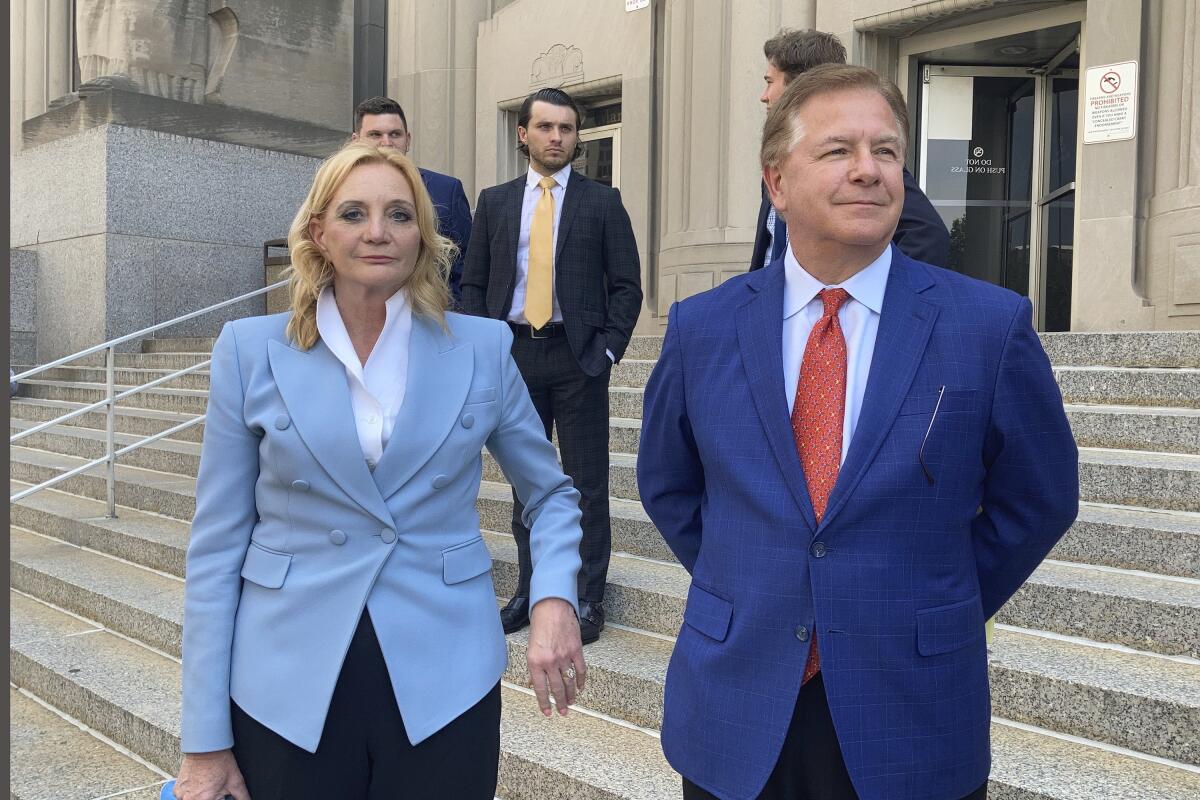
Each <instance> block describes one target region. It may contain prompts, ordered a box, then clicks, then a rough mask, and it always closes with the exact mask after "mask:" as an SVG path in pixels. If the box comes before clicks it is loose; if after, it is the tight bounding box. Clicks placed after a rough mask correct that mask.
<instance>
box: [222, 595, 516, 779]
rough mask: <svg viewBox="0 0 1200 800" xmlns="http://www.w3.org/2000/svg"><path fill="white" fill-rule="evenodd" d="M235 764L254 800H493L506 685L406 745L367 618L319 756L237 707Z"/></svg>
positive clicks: (327, 721) (327, 722)
mask: <svg viewBox="0 0 1200 800" xmlns="http://www.w3.org/2000/svg"><path fill="white" fill-rule="evenodd" d="M233 738H234V746H233V754H234V756H235V757H236V758H237V762H238V766H239V767H240V768H241V771H242V776H243V777H244V778H245V779H246V788H247V789H248V790H249V791H250V796H251V797H252V798H254V800H332V799H333V798H338V799H339V800H442V798H447V797H454V798H464V799H465V800H492V798H493V797H495V794H496V770H497V768H498V765H499V760H500V684H496V686H495V688H493V689H492V691H491V692H489V693H488V694H487V696H485V697H484V698H483V699H482V700H480V701H479V702H478V703H476V704H475V705H474V706H472V707H471V708H469V709H467V710H466V711H465V712H463V713H462V714H461V715H460V716H459V717H458V718H457V719H455V720H454V721H453V722H451V723H450V724H449V725H447V726H446V727H444V728H442V729H441V730H440V731H438V732H437V733H435V734H433V736H430V737H429V738H428V739H426V740H424V741H423V742H421V743H420V744H418V745H412V744H410V743H409V741H408V734H407V733H406V732H405V730H404V721H403V720H402V719H401V718H400V709H399V707H398V706H397V705H396V695H395V693H394V692H393V690H392V684H391V680H390V678H389V677H388V671H387V664H386V662H384V660H383V653H382V651H380V649H379V641H378V640H377V639H376V637H375V629H374V627H373V626H372V625H371V619H370V616H369V615H368V614H367V612H366V611H365V610H364V611H363V615H362V619H361V620H360V621H359V623H358V629H357V630H356V631H355V632H354V639H353V641H352V642H351V643H350V650H349V652H347V654H346V660H345V661H344V662H343V664H342V671H341V673H340V674H339V676H338V681H337V686H336V687H335V688H334V690H333V700H332V702H331V704H330V706H329V716H328V717H327V718H326V719H325V728H324V730H323V731H322V733H321V742H320V744H319V745H318V746H317V752H316V753H309V752H308V751H307V750H304V749H302V748H300V747H297V746H296V745H294V744H292V743H291V742H289V741H287V740H286V739H284V738H283V737H281V736H279V735H278V734H277V733H275V732H274V731H272V730H271V729H269V728H267V727H265V726H264V725H262V724H261V723H259V722H258V721H257V720H255V719H253V718H252V717H250V715H248V714H247V713H246V712H244V711H242V709H241V708H239V707H238V706H237V704H236V703H235V704H233Z"/></svg>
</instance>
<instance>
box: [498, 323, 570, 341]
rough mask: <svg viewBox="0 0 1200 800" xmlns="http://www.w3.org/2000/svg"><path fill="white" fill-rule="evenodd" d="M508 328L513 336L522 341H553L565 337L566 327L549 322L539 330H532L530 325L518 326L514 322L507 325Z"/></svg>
mask: <svg viewBox="0 0 1200 800" xmlns="http://www.w3.org/2000/svg"><path fill="white" fill-rule="evenodd" d="M508 327H510V328H512V331H513V334H514V335H515V336H518V337H520V338H522V339H553V338H554V337H556V336H566V335H567V326H566V325H564V324H562V323H561V322H551V323H549V324H547V325H543V326H542V327H540V328H534V327H533V326H532V325H520V324H518V323H516V322H510V323H508Z"/></svg>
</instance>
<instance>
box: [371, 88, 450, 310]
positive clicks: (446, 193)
mask: <svg viewBox="0 0 1200 800" xmlns="http://www.w3.org/2000/svg"><path fill="white" fill-rule="evenodd" d="M350 138H351V139H352V140H354V141H356V142H367V143H368V144H374V145H377V146H379V147H395V148H396V149H397V150H399V151H400V152H401V153H404V155H408V148H409V147H410V146H412V132H411V131H410V130H409V129H408V118H407V117H405V116H404V109H402V108H401V107H400V104H399V103H397V102H396V101H395V100H392V99H391V98H388V97H371V98H368V99H366V100H363V101H362V102H361V103H359V104H358V108H356V109H354V133H353V134H351V136H350ZM418 169H420V171H421V180H422V181H424V182H425V188H426V189H428V190H429V196H430V197H431V198H432V199H433V207H434V208H435V209H436V210H437V215H438V233H440V234H441V235H442V236H445V237H447V238H448V239H450V241H452V242H454V245H455V247H457V248H458V255H457V256H455V258H454V262H453V263H452V264H451V265H450V293H451V294H452V295H453V296H454V302H455V303H459V302H461V300H462V290H461V288H460V285H461V283H462V269H463V253H464V251H465V250H466V246H467V242H468V241H470V239H471V207H470V206H469V205H467V193H466V192H465V191H463V185H462V181H460V180H459V179H458V178H455V177H453V176H450V175H443V174H442V173H440V172H434V171H433V170H431V169H424V168H422V167H418Z"/></svg>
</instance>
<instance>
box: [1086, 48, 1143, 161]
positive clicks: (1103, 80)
mask: <svg viewBox="0 0 1200 800" xmlns="http://www.w3.org/2000/svg"><path fill="white" fill-rule="evenodd" d="M1137 66H1138V65H1137V62H1136V61H1125V62H1123V63H1121V64H1108V65H1106V66H1103V67H1090V68H1089V69H1088V70H1087V74H1086V77H1085V79H1084V80H1085V86H1084V93H1083V143H1084V144H1096V143H1098V142H1120V141H1124V140H1126V139H1132V138H1133V137H1134V136H1136V135H1137Z"/></svg>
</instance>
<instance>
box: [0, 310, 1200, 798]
mask: <svg viewBox="0 0 1200 800" xmlns="http://www.w3.org/2000/svg"><path fill="white" fill-rule="evenodd" d="M1044 342H1045V344H1046V347H1047V350H1048V352H1049V353H1050V355H1051V359H1052V361H1053V362H1054V363H1055V371H1056V374H1057V376H1058V380H1059V384H1060V386H1061V387H1062V390H1063V393H1064V397H1065V401H1066V403H1067V410H1068V413H1069V415H1070V418H1071V423H1072V425H1073V427H1074V429H1075V432H1076V437H1077V439H1078V441H1079V444H1080V447H1081V451H1080V455H1081V465H1080V469H1081V487H1082V488H1081V492H1082V498H1081V499H1082V501H1083V504H1082V509H1081V513H1080V517H1079V520H1078V522H1077V523H1076V524H1075V526H1074V527H1073V528H1072V529H1071V531H1070V533H1069V534H1068V535H1067V536H1066V537H1065V538H1064V540H1063V541H1062V542H1061V543H1060V544H1059V546H1058V547H1057V549H1056V550H1055V551H1054V553H1052V555H1051V559H1050V560H1048V561H1047V562H1046V563H1045V564H1043V565H1042V566H1041V567H1040V568H1039V569H1038V570H1037V572H1036V573H1035V574H1034V575H1033V577H1032V578H1031V579H1030V580H1029V582H1028V583H1027V585H1026V586H1025V587H1023V588H1022V589H1021V590H1020V592H1018V594H1017V595H1016V597H1014V598H1013V600H1012V601H1011V602H1010V603H1009V604H1008V605H1007V606H1006V607H1005V608H1004V609H1003V610H1002V611H1001V613H1000V615H999V617H998V620H997V623H998V624H997V627H996V635H995V640H994V642H993V647H992V657H991V677H992V689H993V711H994V716H995V722H994V725H993V729H992V735H993V742H992V745H993V753H994V767H993V771H992V778H991V794H990V796H991V797H993V798H1001V799H1002V800H1008V799H1013V800H1034V799H1037V800H1051V799H1052V800H1102V799H1103V800H1113V799H1115V798H1138V800H1144V799H1146V798H1162V800H1185V798H1188V799H1190V800H1195V798H1197V797H1200V734H1198V731H1200V332H1187V333H1150V334H1052V335H1047V336H1045V337H1044ZM660 344H661V339H660V338H658V337H638V338H635V340H634V341H633V343H632V345H631V347H630V349H629V352H627V353H626V360H625V361H624V362H622V363H621V364H620V365H618V366H617V367H616V368H614V370H613V373H612V391H611V397H612V404H611V405H612V415H613V419H612V421H611V434H612V435H611V440H612V451H613V453H612V457H611V468H610V474H611V479H612V480H611V490H612V493H613V503H612V511H613V549H614V554H613V559H612V567H611V570H610V573H609V581H610V583H609V587H608V592H607V599H606V603H605V605H606V609H607V612H608V617H609V621H610V624H609V627H608V628H607V629H606V630H605V632H604V634H603V635H602V636H601V638H600V641H599V642H597V643H595V644H593V645H589V646H588V647H587V648H586V654H587V658H588V664H589V679H588V687H587V690H586V691H585V692H584V694H583V695H582V698H581V707H580V708H579V709H578V710H579V712H581V713H574V714H572V715H571V716H570V717H569V718H567V719H565V720H563V719H553V720H545V719H543V718H541V716H540V715H539V714H538V713H537V711H536V707H535V704H534V701H533V698H532V696H527V695H530V693H529V692H528V691H527V690H524V689H522V688H521V686H522V684H523V682H524V680H525V647H526V642H527V639H526V634H527V631H523V632H521V633H518V634H515V635H513V636H510V637H509V650H510V662H511V663H510V667H509V672H508V674H507V675H506V684H505V687H504V690H503V691H504V711H503V721H502V754H501V763H500V787H499V789H498V794H499V795H500V797H502V798H504V800H518V799H520V798H530V799H531V800H532V799H533V798H536V799H537V800H548V799H549V798H555V799H556V800H557V798H580V800H593V799H594V800H618V799H620V800H626V799H628V800H658V798H677V797H679V780H678V776H676V775H675V774H674V773H673V772H672V771H671V769H670V768H669V767H668V766H667V764H666V762H665V761H664V759H663V757H662V754H661V751H660V748H659V742H658V738H657V729H658V727H659V725H660V723H661V718H662V694H663V681H664V677H665V674H666V668H667V661H668V658H669V656H670V652H671V648H672V645H673V638H674V636H675V634H676V633H677V632H678V630H679V627H680V625H681V620H682V612H683V603H684V599H685V597H686V594H687V587H688V577H687V575H686V573H685V572H684V571H683V569H682V568H681V567H680V566H679V564H678V563H676V562H675V560H674V558H673V557H672V555H671V553H670V551H669V550H668V549H667V548H666V547H665V545H664V544H663V542H662V540H661V538H660V537H659V536H658V534H657V532H656V531H655V530H654V527H653V526H652V525H651V524H650V522H649V520H648V519H647V517H646V515H645V512H644V511H643V510H642V507H641V504H640V503H639V502H638V491H637V483H636V480H635V474H634V465H635V460H636V453H637V448H638V438H639V423H640V417H641V412H642V387H643V386H644V385H645V382H646V379H647V377H648V376H649V374H650V370H651V369H652V367H653V364H654V359H655V358H656V357H657V355H658V348H659V346H660ZM211 345H212V342H211V340H196V339H174V340H170V339H165V340H151V341H148V342H146V343H145V345H144V347H143V350H144V352H141V353H137V354H123V355H120V356H118V367H119V371H118V373H117V377H116V380H117V382H118V384H130V385H132V384H135V383H141V382H144V381H146V380H150V379H151V378H153V377H156V376H158V375H161V374H163V371H165V370H171V369H177V368H180V367H183V366H187V365H190V364H194V363H196V362H197V361H199V360H202V359H203V358H205V357H206V355H207V351H208V349H209V348H210V347H211ZM40 377H41V379H39V380H35V381H31V382H29V383H28V384H27V385H25V386H24V387H23V391H22V395H23V396H20V397H18V398H16V399H14V400H13V401H12V406H11V408H12V423H11V429H12V432H14V433H15V432H17V431H20V430H23V429H25V428H27V427H29V426H31V425H33V424H35V423H36V422H39V421H44V420H48V419H52V418H54V417H55V416H57V415H59V414H62V413H64V412H65V411H67V410H70V409H72V408H77V407H79V405H80V404H83V403H87V402H91V401H94V400H96V399H99V398H100V397H101V396H102V391H103V370H101V369H99V368H98V367H96V366H83V367H75V368H70V369H59V370H54V371H53V372H51V373H48V374H45V375H43V376H40ZM207 386H208V376H207V374H206V373H203V372H199V373H195V374H192V375H188V376H186V377H184V378H182V379H180V380H179V381H177V382H176V383H173V384H171V385H170V386H169V387H161V388H157V389H154V390H150V391H147V392H146V393H144V394H142V395H137V396H135V397H134V398H131V400H130V401H129V404H128V405H127V406H125V407H123V408H121V409H120V411H119V413H118V416H117V430H118V432H119V433H118V440H119V441H121V442H126V441H133V440H134V439H135V438H136V437H139V436H145V435H148V434H153V433H155V432H157V431H161V430H165V429H166V428H167V427H170V426H171V425H174V424H177V423H179V422H181V421H184V420H186V419H188V418H189V417H190V416H192V415H195V414H199V413H203V410H204V404H205V395H206V390H207ZM103 427H104V417H103V415H101V414H89V415H85V416H82V417H79V418H76V419H74V420H72V421H70V423H68V424H64V425H60V426H58V427H56V428H54V429H51V430H49V431H45V432H43V433H40V434H37V435H35V436H33V437H30V438H28V439H26V440H24V441H22V442H20V443H19V446H16V447H13V448H12V450H11V463H10V480H11V486H12V488H13V490H14V491H15V490H17V489H18V488H20V487H24V486H26V485H29V484H31V483H36V482H39V481H42V480H45V479H46V478H48V477H51V476H52V475H54V474H57V473H58V472H60V471H62V470H64V469H66V468H70V467H72V466H75V465H77V464H79V463H82V460H83V459H87V458H92V457H95V456H97V455H99V454H101V453H102V452H103V441H104V437H103ZM200 437H201V430H200V428H194V429H191V430H189V431H186V432H184V433H182V434H180V436H179V438H178V439H165V440H161V441H159V442H158V443H156V444H154V445H150V446H147V447H145V448H143V449H141V450H138V451H135V452H134V453H132V454H130V455H129V456H128V457H127V458H125V459H124V460H123V462H122V464H121V465H120V466H119V467H118V468H117V478H118V482H119V483H118V488H117V498H118V503H119V504H120V509H119V517H118V518H117V519H106V518H105V517H104V504H103V498H104V496H105V484H104V480H103V474H102V472H100V471H99V470H97V471H96V474H85V475H81V476H79V477H76V478H74V479H72V480H70V481H68V482H66V483H64V484H60V485H59V486H58V487H56V488H55V489H49V490H45V491H42V492H40V493H38V494H35V495H33V496H31V497H29V498H27V499H25V500H23V501H21V502H19V503H17V504H15V505H14V506H13V507H12V533H11V577H12V597H11V602H12V632H11V643H10V652H11V662H12V667H11V680H12V683H13V684H14V688H13V689H12V690H11V694H12V699H13V703H14V705H13V712H12V723H13V726H12V730H13V738H12V745H11V747H12V756H13V767H12V779H11V786H12V796H13V797H14V798H17V797H22V798H34V797H55V798H64V799H65V798H72V799H74V798H79V799H81V800H82V799H83V798H100V797H105V798H108V797H120V798H123V799H125V800H142V798H152V797H156V796H157V787H158V785H159V784H160V783H161V782H162V780H163V777H162V776H163V775H164V774H170V773H173V772H174V771H175V769H176V768H177V766H178V763H179V755H178V747H179V738H178V736H179V704H180V699H179V670H180V668H179V650H180V624H181V621H182V596H183V582H182V575H183V566H184V552H185V548H186V543H187V535H188V520H189V519H190V518H191V515H192V512H193V510H194V507H195V480H194V476H195V474H196V468H197V465H198V461H199V452H200V445H199V441H200ZM478 505H479V510H480V516H481V520H482V523H483V528H484V529H485V534H484V535H485V538H486V540H487V542H488V545H489V547H490V548H491V551H492V554H493V559H494V571H493V574H494V579H495V583H496V590H497V594H498V596H499V597H500V598H505V597H507V596H508V595H509V594H510V592H511V591H512V588H513V586H514V585H515V582H516V547H515V545H514V543H513V540H512V538H511V536H509V535H508V533H507V531H508V524H509V523H508V521H509V517H510V513H511V499H510V494H509V489H508V486H507V485H506V484H505V483H504V476H503V475H502V473H501V472H500V470H499V469H498V467H497V466H496V464H495V462H494V461H492V460H491V458H490V457H487V456H486V455H485V465H484V483H483V485H482V487H481V489H480V494H479V501H478Z"/></svg>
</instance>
